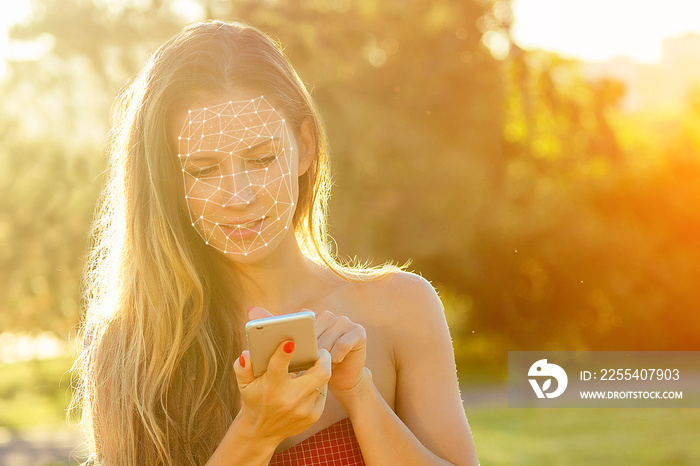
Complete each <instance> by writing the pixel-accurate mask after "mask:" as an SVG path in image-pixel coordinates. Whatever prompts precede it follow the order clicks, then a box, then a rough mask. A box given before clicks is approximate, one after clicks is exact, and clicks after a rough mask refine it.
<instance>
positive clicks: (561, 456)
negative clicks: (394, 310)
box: [468, 407, 700, 466]
mask: <svg viewBox="0 0 700 466" xmlns="http://www.w3.org/2000/svg"><path fill="white" fill-rule="evenodd" d="M468 416H469V424H470V426H471V428H472V432H473V434H474V440H475V442H476V447H477V451H478V453H479V459H480V460H481V464H482V465H484V466H490V465H538V466H540V465H567V466H568V465H615V466H617V465H635V466H636V465H655V466H659V465H663V466H671V465H700V410H698V409H563V408H557V409H515V408H507V407H504V408H483V409H473V410H471V411H470V412H469V413H468Z"/></svg>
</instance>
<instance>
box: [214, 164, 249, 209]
mask: <svg viewBox="0 0 700 466" xmlns="http://www.w3.org/2000/svg"><path fill="white" fill-rule="evenodd" d="M220 191H221V197H220V199H221V201H220V202H221V205H222V206H223V207H240V208H244V207H246V206H248V205H250V204H252V203H253V202H255V200H256V191H255V187H254V186H253V184H252V183H251V181H250V177H249V176H248V173H247V171H245V170H244V171H241V172H240V173H233V174H229V175H224V176H223V178H222V180H221V187H220Z"/></svg>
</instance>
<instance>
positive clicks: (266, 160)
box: [248, 154, 277, 167]
mask: <svg viewBox="0 0 700 466" xmlns="http://www.w3.org/2000/svg"><path fill="white" fill-rule="evenodd" d="M275 160H277V156H276V155H275V154H268V155H266V156H264V157H260V158H259V159H250V160H248V163H249V164H251V165H252V166H254V167H269V166H270V165H272V163H273V162H274V161H275Z"/></svg>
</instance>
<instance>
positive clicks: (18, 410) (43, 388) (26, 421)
mask: <svg viewBox="0 0 700 466" xmlns="http://www.w3.org/2000/svg"><path fill="white" fill-rule="evenodd" d="M71 363H72V360H71V359H70V358H68V357H63V358H57V359H48V360H34V361H27V362H20V363H14V364H0V427H6V428H10V429H13V430H19V429H23V428H27V427H36V426H56V427H62V426H65V425H66V423H65V419H66V408H67V406H68V403H69V402H70V398H71V393H70V388H69V387H70V381H71V377H70V373H68V370H69V369H70V366H71Z"/></svg>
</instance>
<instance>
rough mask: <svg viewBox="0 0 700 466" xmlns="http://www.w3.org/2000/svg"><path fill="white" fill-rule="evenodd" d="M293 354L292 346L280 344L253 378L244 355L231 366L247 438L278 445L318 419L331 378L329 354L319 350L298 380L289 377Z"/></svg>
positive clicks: (288, 343) (249, 365) (295, 377)
mask: <svg viewBox="0 0 700 466" xmlns="http://www.w3.org/2000/svg"><path fill="white" fill-rule="evenodd" d="M293 354H294V342H292V341H286V342H283V343H282V344H280V346H279V347H278V348H277V350H276V351H275V353H274V354H273V355H272V357H271V358H270V362H269V364H268V366H267V372H265V373H264V374H263V375H261V376H260V377H257V378H256V377H254V376H253V369H252V367H251V363H250V354H249V353H248V351H244V352H243V353H242V354H241V356H240V358H238V359H237V360H236V362H235V363H234V370H235V372H236V379H237V381H238V389H239V391H240V394H241V410H240V413H239V416H240V418H241V422H242V423H243V424H244V425H245V426H247V428H248V429H250V430H249V432H250V433H251V437H254V438H257V439H261V440H271V441H273V442H274V443H275V444H278V443H279V442H281V441H282V440H284V439H285V438H287V437H291V436H292V435H296V434H299V433H301V432H303V431H304V430H306V429H308V428H309V427H311V425H312V424H313V423H315V422H316V421H317V420H318V418H319V417H321V414H322V413H323V409H324V407H325V403H326V397H325V393H326V390H327V384H328V380H329V379H330V376H331V357H330V354H329V353H328V351H326V350H324V349H319V351H318V360H317V361H316V363H315V364H314V365H313V367H311V368H310V369H309V370H307V371H305V372H304V373H303V374H301V375H299V376H297V375H295V374H290V373H289V362H290V361H291V359H292V355H293Z"/></svg>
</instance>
